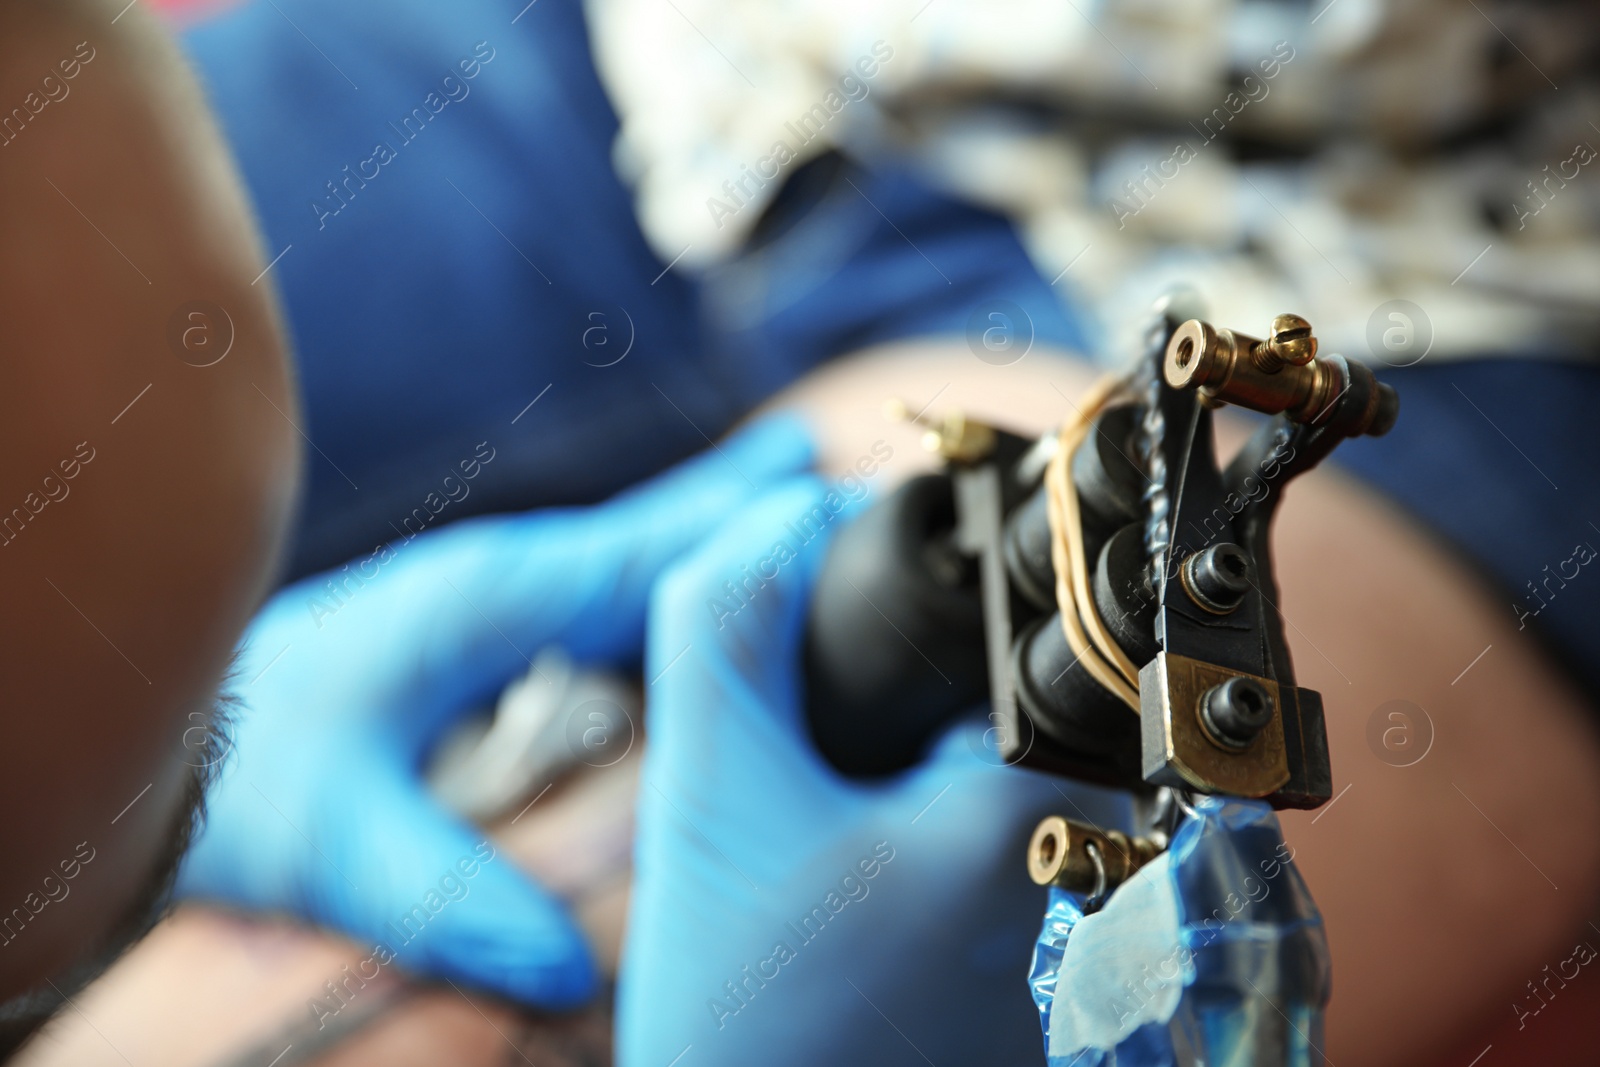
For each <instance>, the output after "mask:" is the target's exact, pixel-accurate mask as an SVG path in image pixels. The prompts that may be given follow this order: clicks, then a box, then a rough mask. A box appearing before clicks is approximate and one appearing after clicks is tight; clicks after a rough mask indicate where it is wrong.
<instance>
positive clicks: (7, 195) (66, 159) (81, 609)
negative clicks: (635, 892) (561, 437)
mask: <svg viewBox="0 0 1600 1067" xmlns="http://www.w3.org/2000/svg"><path fill="white" fill-rule="evenodd" d="M123 7H124V4H123V3H122V2H104V3H102V2H98V0H72V2H57V3H19V2H10V3H5V4H3V5H0V120H8V121H9V123H10V124H9V126H7V127H6V134H5V136H4V138H3V139H4V140H5V143H4V144H3V145H0V233H4V234H5V240H4V242H0V331H3V333H0V336H3V340H4V347H5V350H6V352H7V358H6V360H5V361H4V367H3V369H0V378H3V380H0V407H3V417H0V528H3V529H4V531H5V532H4V533H3V534H0V542H3V543H0V604H4V605H5V610H4V612H0V650H3V652H0V655H3V657H4V659H3V664H4V665H3V672H4V679H5V691H6V709H7V711H6V727H7V731H6V732H7V743H6V744H5V745H4V746H3V747H0V811H4V812H6V813H7V817H6V831H5V835H4V855H5V863H4V864H3V865H0V929H3V930H5V931H6V932H5V934H4V935H3V940H4V945H3V947H0V999H3V998H6V997H10V996H12V995H14V994H17V993H19V992H21V991H23V990H25V989H28V988H30V987H37V986H40V985H42V984H43V983H44V981H45V980H46V979H47V978H51V977H52V976H57V975H59V974H61V972H62V971H63V970H64V969H66V968H68V967H70V966H72V965H74V964H75V963H78V962H80V961H82V960H83V959H84V957H85V955H86V954H87V953H91V952H93V951H95V950H96V948H97V947H98V946H102V945H103V943H104V941H105V940H106V938H107V936H108V935H109V933H110V932H111V931H112V929H113V927H114V926H115V925H116V924H118V923H119V921H122V920H124V919H126V917H127V914H128V912H129V910H130V909H132V908H134V907H135V905H136V904H137V901H136V899H135V898H136V896H137V895H138V893H139V892H140V891H141V889H142V888H144V887H146V886H147V884H148V883H149V881H150V878H151V875H152V873H153V869H154V867H155V866H156V864H157V862H158V861H159V860H160V858H161V856H162V853H163V850H164V849H168V844H169V842H170V841H171V840H172V839H173V833H172V832H173V828H174V827H175V826H177V825H180V824H181V822H182V820H183V812H182V806H183V805H184V803H185V795H186V792H189V789H188V786H189V783H190V779H191V774H192V767H191V766H189V765H190V764H193V763H195V762H199V761H201V760H203V759H204V758H205V756H204V754H203V753H202V752H197V751H196V749H197V748H203V745H197V744H195V742H196V741H197V740H199V739H203V735H202V734H196V733H190V734H189V735H188V736H187V737H186V735H185V731H191V730H194V729H195V728H197V727H200V726H201V725H202V724H203V722H204V716H205V715H206V713H207V712H208V711H209V708H210V705H211V702H212V697H213V694H214V693H215V692H216V689H217V686H218V684H219V682H220V679H221V676H222V674H223V672H224V670H225V668H226V665H227V663H228V660H229V656H230V654H231V650H232V648H233V646H234V643H235V641H236V640H237V638H238V635H239V633H240V632H241V630H242V629H243V627H244V624H245V622H246V621H247V620H248V618H249V616H250V614H251V613H252V611H253V610H254V608H255V606H256V605H257V604H258V603H259V602H260V600H261V599H262V597H263V596H264V595H265V593H266V592H267V590H268V589H269V586H270V583H271V580H272V576H273V572H274V569H275V566H276V560H277V557H278V554H279V550H280V547H281V544H282V541H283V537H284V533H285V529H286V526H287V521H288V518H289V516H290V512H291V510H292V503H293V500H294V496H295V492H296V483H297V476H298V468H299V438H298V435H297V433H296V431H295V429H294V427H293V426H292V425H291V424H290V422H289V420H290V419H292V418H294V417H296V410H295V404H294V400H293V393H294V390H293V387H292V382H291V377H290V370H289V365H288V362H287V359H286V355H285V343H284V335H283V330H282V327H281V324H280V322H279V317H278V313H277V308H276V306H275V301H274V299H273V296H272V291H271V281H270V279H265V280H263V281H262V282H260V283H259V284H252V281H253V279H255V278H256V277H257V276H258V275H259V274H260V273H261V271H262V268H263V267H265V266H266V263H267V256H266V255H265V254H264V250H263V249H262V248H261V247H260V244H259V241H258V239H257V237H256V235H255V232H254V229H253V226H252V222H251V218H250V212H249V209H248V207H247V204H246V202H245V199H244V196H243V194H242V191H241V186H240V184H239V181H238V179H237V176H236V175H235V173H234V171H233V167H232V163H231V161H230V160H229V158H228V156H227V154H226V152H225V150H224V149H223V147H222V144H221V141H220V138H219V137H218V135H217V132H216V129H215V127H214V126H213V124H212V122H211V120H210V118H209V116H208V115H207V113H206V112H205V109H204V107H203V105H202V103H201V100H200V96H199V94H198V92H197V89H196V86H195V85H194V82H193V79H192V77H191V76H190V75H189V73H188V71H187V68H186V67H185V65H184V63H183V60H182V59H181V57H180V56H179V55H178V54H177V51H176V49H175V48H174V47H173V46H172V45H171V43H170V42H169V41H168V40H167V39H166V38H165V36H164V35H163V34H162V33H161V31H160V30H159V28H158V27H157V26H156V25H155V23H154V21H153V19H152V18H150V17H149V16H148V15H147V13H146V12H145V11H144V10H143V7H142V5H134V6H132V7H130V8H129V9H128V10H126V11H123V10H122V9H123ZM119 12H120V17H119ZM68 71H73V72H74V73H73V74H72V76H70V77H69V76H68V74H67V72H68ZM47 76H48V77H49V79H50V80H49V81H48V82H47V81H45V79H46V77H47ZM47 99H48V102H42V101H45V100H47ZM13 108H17V109H20V111H17V112H13V111H12V109H13ZM193 301H207V302H209V303H210V304H211V305H213V306H214V307H217V308H221V309H223V310H224V311H225V312H226V315H225V316H223V317H221V318H219V317H218V316H217V314H216V313H215V312H206V313H205V315H206V317H205V318H203V319H199V320H197V319H192V318H189V317H187V316H186V315H183V314H179V309H180V308H182V307H183V306H184V305H186V304H189V303H190V302H193ZM225 319H231V323H232V332H233V342H232V346H231V349H228V350H227V355H226V357H225V358H223V359H221V361H220V362H218V363H216V364H215V365H212V366H207V367H200V366H195V365H193V364H196V363H203V362H207V361H208V360H210V359H212V358H214V357H215V356H217V355H220V354H221V352H222V351H223V350H224V349H225V347H226V346H225V341H226V336H225V335H226V332H227V329H228V328H227V326H226V323H225V321H224V320H225ZM175 321H176V322H178V323H179V324H180V325H179V327H178V329H177V330H176V331H174V330H173V329H172V323H173V322H175ZM190 327H200V331H199V332H190V333H189V334H188V335H187V337H185V335H184V332H183V331H184V330H185V329H188V328H190ZM208 331H209V332H208ZM174 338H175V339H174ZM207 343H209V344H210V347H209V348H207V347H206V344H207ZM17 509H20V510H17ZM191 714H194V715H197V716H201V717H199V718H191V717H190V716H191ZM168 850H169V851H170V849H168ZM85 855H92V859H89V860H87V861H84V856H85ZM75 860H76V861H78V862H77V865H76V868H75V875H74V877H72V878H71V879H70V880H68V879H67V878H66V871H67V870H68V869H74V868H73V862H74V861H75ZM47 877H48V878H50V879H51V880H50V881H48V882H47V881H46V878H47ZM50 896H54V897H55V898H56V899H54V900H46V898H47V897H50ZM40 901H44V903H43V904H40V903H39V902H40ZM13 909H23V911H22V913H21V914H20V916H19V915H18V914H17V913H15V912H14V911H13ZM7 920H10V922H9V925H7Z"/></svg>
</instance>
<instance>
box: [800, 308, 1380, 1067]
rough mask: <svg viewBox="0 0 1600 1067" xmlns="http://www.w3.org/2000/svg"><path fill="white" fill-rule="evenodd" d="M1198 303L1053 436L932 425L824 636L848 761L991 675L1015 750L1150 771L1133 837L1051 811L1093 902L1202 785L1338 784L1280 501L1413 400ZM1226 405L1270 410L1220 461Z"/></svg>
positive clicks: (855, 551) (1203, 791)
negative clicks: (1293, 634)
mask: <svg viewBox="0 0 1600 1067" xmlns="http://www.w3.org/2000/svg"><path fill="white" fill-rule="evenodd" d="M1181 304H1182V302H1181V300H1179V299H1175V298H1169V299H1168V300H1167V301H1165V302H1163V304H1161V305H1158V308H1157V314H1156V316H1155V320H1154V322H1153V324H1152V327H1151V329H1150V332H1149V335H1148V342H1147V350H1146V352H1145V354H1144V357H1143V359H1142V360H1140V362H1139V364H1138V365H1137V366H1136V368H1135V369H1134V370H1133V371H1132V373H1130V374H1128V375H1127V376H1125V377H1122V378H1116V379H1111V380H1108V381H1106V382H1104V383H1103V384H1102V385H1100V386H1099V387H1098V388H1096V389H1095V390H1094V391H1093V392H1092V393H1091V394H1090V395H1089V396H1086V397H1085V398H1083V400H1082V401H1081V402H1080V406H1077V407H1073V408H1072V409H1071V410H1070V411H1069V412H1068V417H1067V418H1066V419H1065V421H1064V423H1063V424H1062V426H1061V427H1060V428H1059V430H1057V431H1054V432H1051V433H1048V434H1046V435H1045V436H1043V437H1042V438H1039V439H1037V440H1030V439H1028V438H1025V437H1022V436H1019V435H1017V434H1013V433H1009V432H1007V431H1005V430H1003V429H1001V428H998V427H992V426H987V425H981V424H978V423H975V422H973V421H972V420H969V419H966V418H964V417H962V416H960V415H947V416H944V417H943V418H941V419H939V420H937V421H928V422H927V423H926V425H927V427H928V432H927V434H926V441H925V443H926V444H927V445H928V446H929V447H930V448H931V449H933V450H934V451H937V452H938V453H939V454H940V455H941V456H942V457H943V458H944V459H945V460H946V467H945V469H944V471H942V472H941V473H938V474H931V475H926V476H923V477H920V478H917V479H914V480H912V481H911V482H909V483H907V484H906V485H905V486H903V487H902V488H901V489H900V490H899V491H898V492H897V493H896V494H894V495H893V496H892V497H890V498H889V499H887V500H885V501H884V502H883V503H882V504H881V505H879V506H878V507H877V508H875V509H873V510H872V511H870V512H868V513H867V514H866V515H865V516H863V517H862V519H861V520H860V521H858V522H856V523H855V524H854V525H852V526H851V527H849V528H847V529H846V530H844V531H843V532H842V533H841V535H840V536H839V538H838V540H837V541H836V542H835V544H834V545H833V548H832V551H831V555H830V557H829V559H828V561H827V565H826V567H825V569H824V571H823V573H822V576H821V578H820V580H819V582H818V587H817V591H816V598H815V602H814V607H813V612H812V616H811V619H810V628H809V630H808V634H807V648H806V655H807V659H806V668H807V674H808V702H809V713H810V722H811V728H812V732H813V735H814V737H815V739H816V741H817V744H818V746H819V748H820V749H821V751H822V752H823V753H824V754H825V755H826V756H827V757H828V758H829V759H830V760H831V761H832V762H833V763H834V765H835V766H836V767H838V768H839V769H840V770H842V771H844V772H846V773H848V774H852V775H857V776H878V775H884V774H889V773H892V772H895V771H897V770H899V769H901V768H904V767H907V766H910V765H911V764H912V763H914V762H915V761H916V760H917V759H918V758H919V756H920V754H921V753H922V752H923V750H924V748H925V747H926V745H927V743H928V742H929V740H930V739H931V737H932V736H933V735H934V734H936V733H937V732H938V731H939V730H940V729H941V727H943V726H944V725H945V724H946V723H947V722H949V721H950V720H951V719H953V718H954V717H956V716H958V715H960V714H962V713H963V712H965V711H968V710H970V709H972V708H973V707H975V706H976V705H978V704H980V703H981V702H982V701H983V700H984V698H985V697H987V699H988V701H989V704H990V707H991V711H990V717H991V721H992V729H991V730H990V731H989V735H988V740H989V741H990V742H991V743H992V745H993V754H994V757H995V759H996V760H997V761H1004V762H1005V763H1011V764H1019V765H1022V766H1025V767H1030V768H1034V769H1037V770H1042V771H1047V772H1052V773H1057V774H1062V775H1065V776H1068V777H1072V778H1077V779H1081V780H1085V781H1089V782H1094V783H1097V784H1101V785H1106V786H1111V787H1115V788H1121V789H1126V790H1129V791H1131V792H1132V793H1133V794H1134V795H1135V797H1136V798H1137V799H1138V800H1139V801H1140V802H1141V803H1140V805H1139V809H1140V811H1141V813H1142V814H1141V822H1142V825H1141V826H1140V827H1138V828H1137V830H1138V833H1136V834H1124V833H1122V832H1120V831H1106V830H1102V829H1099V828H1096V827H1093V826H1089V825H1085V824H1083V823H1079V822H1074V821H1073V820H1070V819H1066V818H1060V817H1052V818H1049V819H1046V820H1045V821H1044V822H1043V823H1041V824H1040V826H1039V828H1038V830H1037V831H1036V832H1035V834H1034V837H1033V841H1032V843H1031V845H1030V849H1029V856H1028V865H1029V870H1030V873H1031V874H1032V875H1033V877H1034V880H1035V881H1036V882H1038V883H1039V884H1041V885H1050V886H1054V887H1057V888H1059V889H1064V890H1069V891H1071V892H1074V893H1077V894H1080V895H1081V896H1082V897H1083V898H1084V899H1085V900H1086V901H1087V907H1088V910H1090V911H1092V910H1094V908H1095V907H1097V906H1098V905H1099V904H1100V903H1101V902H1103V901H1105V900H1106V898H1107V896H1108V895H1109V894H1110V893H1111V892H1112V891H1114V890H1115V889H1116V888H1117V886H1118V885H1119V884H1122V883H1123V882H1125V881H1126V880H1127V879H1128V878H1130V877H1132V876H1133V875H1134V874H1135V872H1136V871H1138V870H1139V869H1140V868H1141V867H1143V866H1145V865H1146V864H1147V863H1149V862H1151V860H1152V859H1153V858H1154V857H1156V856H1158V855H1159V854H1161V853H1162V851H1163V849H1164V848H1165V847H1166V846H1167V843H1168V841H1169V840H1170V839H1171V835H1172V834H1173V833H1174V831H1175V830H1176V828H1177V827H1178V826H1180V825H1181V824H1182V823H1183V821H1184V819H1185V817H1186V813H1187V814H1188V815H1189V816H1192V813H1193V811H1194V807H1193V802H1194V800H1195V797H1196V796H1198V795H1221V796H1224V797H1240V798H1252V799H1256V800H1261V801H1264V802H1265V803H1266V804H1268V805H1270V806H1271V807H1272V808H1315V807H1317V806H1319V805H1321V804H1323V803H1325V802H1326V801H1327V800H1328V799H1329V797H1330V795H1331V788H1330V787H1331V778H1330V771H1329V766H1328V748H1327V738H1326V732H1325V729H1324V725H1323V709H1322V700H1321V697H1320V695H1319V694H1318V693H1316V692H1315V691H1313V690H1310V689H1306V688H1303V687H1301V686H1298V685H1296V684H1295V676H1294V668H1293V664H1292V663H1291V661H1290V657H1289V651H1288V646H1287V643H1286V641H1285V637H1284V617H1283V615H1282V613H1281V611H1280V609H1279V604H1278V591H1277V585H1276V582H1275V581H1274V578H1273V566H1272V554H1271V543H1270V532H1271V523H1272V517H1273V515H1274V514H1275V512H1276V511H1277V508H1278V505H1279V502H1280V501H1281V500H1282V497H1283V490H1284V488H1285V486H1286V485H1287V483H1288V482H1289V481H1290V480H1291V479H1292V478H1294V477H1296V476H1297V475H1299V474H1301V473H1303V472H1305V471H1307V470H1310V469H1311V468H1312V467H1314V466H1316V465H1317V464H1318V463H1319V462H1321V461H1322V459H1323V458H1324V457H1326V456H1327V455H1328V454H1329V453H1330V452H1331V451H1332V450H1333V449H1334V447H1335V446H1336V445H1338V443H1339V442H1340V441H1342V440H1344V439H1345V438H1348V437H1355V436H1360V435H1373V436H1377V435H1381V434H1384V433H1386V432H1387V431H1388V430H1389V429H1390V427H1391V426H1393V424H1394V421H1395V417H1396V415H1397V413H1398V400H1397V398H1396V395H1395V393H1394V391H1393V390H1392V389H1391V388H1390V387H1389V386H1387V385H1384V384H1382V383H1380V382H1378V381H1377V380H1376V379H1375V378H1374V377H1373V375H1372V373H1371V371H1369V370H1368V369H1367V368H1366V367H1365V366H1363V365H1362V364H1360V363H1357V362H1355V361H1353V360H1348V359H1345V358H1344V357H1341V356H1337V355H1320V354H1319V353H1318V351H1317V340H1316V337H1315V336H1314V335H1313V333H1312V329H1311V326H1310V324H1309V323H1307V322H1306V321H1305V320H1304V319H1302V318H1300V317H1298V316H1295V315H1280V316H1278V317H1277V318H1276V319H1274V320H1273V322H1272V324H1271V327H1270V329H1269V330H1268V331H1267V334H1266V337H1265V338H1256V337H1250V336H1246V335H1244V334H1241V333H1236V332H1234V331H1232V330H1227V329H1222V328H1219V327H1216V326H1214V325H1212V324H1210V323H1207V322H1205V321H1202V320H1201V319H1200V318H1199V317H1198V316H1197V315H1195V314H1193V313H1192V312H1193V310H1194V309H1192V308H1185V307H1182V306H1181ZM1224 404H1234V405H1237V406H1239V407H1243V408H1249V409H1251V410H1254V411H1257V412H1261V413H1263V414H1265V415H1268V416H1270V418H1269V419H1268V420H1267V421H1266V422H1265V423H1264V424H1263V425H1262V426H1261V427H1260V428H1259V429H1258V430H1257V431H1256V432H1255V434H1254V435H1253V436H1252V437H1250V438H1249V440H1248V442H1247V443H1246V444H1245V445H1244V446H1243V447H1242V448H1241V449H1240V450H1239V452H1238V454H1237V455H1235V456H1234V457H1233V458H1232V459H1231V460H1230V461H1228V462H1227V464H1226V465H1225V466H1224V465H1221V464H1219V462H1218V458H1217V456H1216V450H1215V443H1214V439H1213V427H1212V412H1213V410H1214V409H1215V408H1218V407H1221V406H1222V405H1224ZM919 421H921V420H920V419H919ZM1256 1062H1269V1061H1267V1060H1261V1061H1256Z"/></svg>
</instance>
